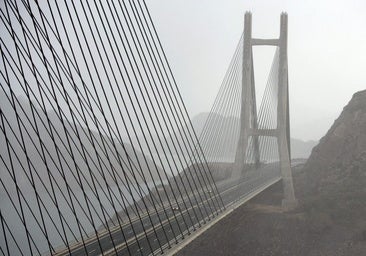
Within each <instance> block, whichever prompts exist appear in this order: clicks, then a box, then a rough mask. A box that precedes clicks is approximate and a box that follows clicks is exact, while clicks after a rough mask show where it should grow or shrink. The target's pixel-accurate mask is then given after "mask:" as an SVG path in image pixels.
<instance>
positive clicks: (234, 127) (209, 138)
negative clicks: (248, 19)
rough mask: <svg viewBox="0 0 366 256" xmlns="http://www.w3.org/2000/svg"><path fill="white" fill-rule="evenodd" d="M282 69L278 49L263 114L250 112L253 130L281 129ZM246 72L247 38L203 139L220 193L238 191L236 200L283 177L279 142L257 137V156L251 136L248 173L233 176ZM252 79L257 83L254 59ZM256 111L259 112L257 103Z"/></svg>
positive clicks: (240, 44) (246, 160) (245, 158)
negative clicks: (278, 113)
mask: <svg viewBox="0 0 366 256" xmlns="http://www.w3.org/2000/svg"><path fill="white" fill-rule="evenodd" d="M278 65H279V50H278V47H277V49H276V51H275V54H274V57H273V61H272V65H271V69H270V72H269V75H268V80H267V83H266V85H265V89H264V93H263V97H262V100H261V102H260V105H259V108H258V109H259V111H258V112H257V111H256V110H254V112H255V113H256V115H255V116H254V115H253V112H251V111H250V113H251V116H250V119H249V120H253V119H254V120H255V121H254V122H253V123H254V125H255V127H253V123H251V126H250V128H251V129H258V130H275V129H277V104H278V70H279V66H278ZM242 69H243V35H242V36H241V38H240V40H239V42H238V45H237V48H236V50H235V52H234V55H233V57H232V60H231V62H230V64H229V68H228V70H227V72H226V74H225V77H224V79H223V82H222V84H221V87H220V89H219V92H218V94H217V96H216V98H215V101H214V103H213V106H212V109H211V111H210V113H209V115H208V117H207V119H206V122H205V125H204V127H203V129H202V132H201V134H200V137H199V140H200V143H201V145H202V148H203V152H204V154H205V157H206V159H207V162H208V164H209V165H210V168H211V170H212V173H213V176H214V179H215V181H216V183H217V185H218V187H219V188H220V193H221V194H222V196H223V194H224V193H227V192H228V191H232V189H234V188H235V191H236V193H235V194H236V198H235V200H237V199H240V198H241V197H243V196H245V195H246V194H247V192H248V191H249V190H248V187H249V188H250V189H253V188H254V187H255V186H259V185H261V184H263V183H265V182H267V181H268V180H270V179H273V178H274V177H278V176H279V174H280V172H279V154H278V144H277V138H276V137H271V136H261V135H260V136H258V135H257V136H258V137H257V138H258V139H257V143H258V149H259V150H258V152H256V150H255V143H256V142H255V139H254V136H249V138H248V146H247V148H246V154H245V156H243V161H244V163H245V166H246V168H245V169H246V170H245V173H244V175H242V177H241V179H239V180H233V176H234V175H233V173H234V172H235V171H236V170H235V164H234V162H235V156H236V150H237V147H238V141H239V134H240V115H241V111H242V108H243V107H244V106H242V105H241V104H242V97H243V95H242V78H243V77H242V74H243V70H242ZM252 79H253V82H255V77H254V66H253V56H252ZM252 93H253V95H252V98H253V99H255V98H256V95H255V91H253V92H252ZM254 107H255V109H257V108H256V103H255V106H254ZM256 154H259V155H256ZM257 158H259V165H258V164H255V163H256V159H257ZM223 184H224V185H223ZM253 184H255V185H253ZM224 202H225V200H224ZM225 203H226V202H225ZM228 203H229V202H228Z"/></svg>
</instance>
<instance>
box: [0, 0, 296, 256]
mask: <svg viewBox="0 0 366 256" xmlns="http://www.w3.org/2000/svg"><path fill="white" fill-rule="evenodd" d="M0 18H1V25H0V26H1V38H0V52H1V58H0V59H1V61H0V74H1V75H0V85H1V90H0V97H1V100H0V131H1V132H0V145H1V147H0V174H1V175H0V183H1V185H0V200H1V201H0V224H1V225H0V252H1V254H2V255H43V254H45V255H48V254H51V255H100V254H102V255H116V254H118V255H148V254H160V253H164V252H167V251H169V248H170V247H172V246H174V245H176V244H180V243H182V241H184V240H187V238H189V237H192V235H193V234H194V233H196V231H197V230H199V229H201V230H202V228H204V227H205V226H207V225H209V224H210V223H213V222H214V221H215V220H217V219H218V218H220V216H223V214H225V212H226V211H227V209H229V208H230V207H232V206H234V205H236V204H238V203H241V202H242V200H243V199H245V198H248V197H250V196H251V195H254V194H255V193H259V192H260V191H262V190H263V189H265V188H266V187H267V186H269V185H271V184H273V183H274V182H277V181H278V180H280V179H282V180H283V184H284V189H285V198H284V207H291V206H292V205H294V204H295V203H296V200H295V197H294V193H293V188H292V179H291V169H290V153H289V152H290V148H289V144H288V143H289V116H288V113H289V111H288V107H289V106H288V81H287V15H286V14H282V15H281V32H280V37H279V39H255V38H252V37H251V14H250V13H247V14H246V15H245V26H244V28H245V29H244V33H243V36H242V38H241V39H240V41H239V44H238V47H237V49H236V51H235V54H234V56H233V59H232V62H231V63H230V66H229V68H228V71H227V74H226V76H225V78H224V81H223V83H222V86H221V89H220V92H219V94H218V96H217V98H216V100H215V103H214V105H213V107H212V111H211V114H210V116H209V117H208V120H207V121H206V124H205V127H204V130H203V132H202V133H201V135H200V136H197V135H196V132H195V130H194V129H193V126H192V124H191V121H190V119H189V116H188V113H187V110H186V108H185V105H184V103H183V101H182V97H181V95H180V93H179V89H178V86H177V83H176V81H175V79H174V75H173V73H172V70H171V68H170V66H169V62H168V59H167V56H166V55H165V52H164V50H163V47H162V44H161V42H160V40H159V37H158V33H157V30H156V28H155V27H154V23H153V20H152V17H151V15H150V13H149V10H148V8H147V5H146V3H145V1H144V0H137V1H132V0H131V1H75V2H74V1H66V0H65V1H47V2H44V3H40V2H38V1H34V2H33V1H25V0H21V1H20V0H18V1H16V0H5V1H3V3H2V4H1V6H0ZM254 45H273V46H274V47H276V49H277V50H276V54H275V56H274V59H273V64H272V68H271V71H270V74H269V77H268V82H267V86H266V89H265V92H264V96H263V99H262V101H261V104H260V105H259V111H258V113H257V104H256V101H255V99H256V96H255V84H254V82H255V78H254V70H253V54H252V46H254Z"/></svg>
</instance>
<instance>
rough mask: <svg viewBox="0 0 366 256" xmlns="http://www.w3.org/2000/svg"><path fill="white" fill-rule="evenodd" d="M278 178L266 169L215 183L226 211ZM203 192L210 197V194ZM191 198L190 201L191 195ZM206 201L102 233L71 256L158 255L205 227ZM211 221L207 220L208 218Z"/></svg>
mask: <svg viewBox="0 0 366 256" xmlns="http://www.w3.org/2000/svg"><path fill="white" fill-rule="evenodd" d="M278 176H279V172H278V168H276V167H274V166H271V165H266V166H264V167H262V168H261V169H258V170H255V171H248V172H247V173H245V175H243V177H242V179H241V180H232V179H227V180H223V181H221V182H218V183H217V187H218V190H219V192H220V195H221V197H222V200H223V202H224V205H225V207H228V206H230V205H231V204H233V203H234V202H235V201H237V200H239V199H240V198H242V197H245V196H246V195H247V194H249V193H251V192H253V191H255V190H258V189H261V187H262V186H264V185H265V184H266V183H267V182H268V181H270V180H273V179H274V178H276V177H278ZM205 192H206V193H208V194H209V195H210V191H205ZM190 196H191V197H192V196H193V195H190ZM209 199H210V198H209ZM209 199H208V200H209ZM208 200H205V201H203V202H202V203H201V204H198V205H193V207H190V208H188V209H185V208H184V202H180V203H179V205H177V207H178V208H180V209H182V210H181V211H180V210H178V208H177V209H171V208H166V209H165V210H166V211H165V212H166V214H165V213H163V212H164V211H163V209H161V210H160V211H159V212H158V213H152V214H150V219H149V216H148V215H147V214H145V215H144V217H143V218H142V222H143V223H144V227H143V226H142V225H141V222H140V221H139V220H138V219H137V220H135V221H133V222H132V224H131V225H122V226H121V227H115V228H113V230H112V232H111V234H109V232H105V233H102V234H99V237H98V239H97V237H93V238H91V239H88V240H86V241H85V247H84V245H83V244H82V243H78V244H75V245H73V246H72V247H71V251H72V253H71V255H74V256H79V255H85V254H86V251H87V253H88V254H89V255H100V254H101V248H102V250H103V253H104V254H108V253H109V254H111V255H113V254H118V255H128V254H131V255H148V254H150V253H152V252H154V251H155V252H158V250H161V249H160V248H161V247H163V248H164V247H170V246H171V245H172V244H174V243H178V242H179V240H181V239H184V237H186V236H187V235H189V234H190V233H191V232H192V231H194V230H195V229H196V228H197V227H200V226H201V225H202V224H203V225H204V224H205V223H206V222H207V221H208V218H207V216H206V215H204V214H202V212H201V211H199V207H200V208H201V209H202V208H203V209H204V210H206V211H207V212H209V210H210V209H209V207H211V206H210V204H209V203H208ZM174 211H175V212H174ZM158 215H159V216H158ZM214 217H215V216H210V218H214ZM159 218H160V219H162V220H163V221H162V223H163V225H161V224H160V223H159ZM192 220H195V222H194V223H193V222H192ZM184 227H185V228H184ZM187 227H188V228H187ZM135 234H136V236H135ZM111 236H112V239H113V241H112V239H111ZM135 237H137V238H138V239H136V238H135ZM149 244H150V245H149ZM67 254H69V253H68V250H67V249H64V250H63V251H60V252H59V253H58V254H57V255H67Z"/></svg>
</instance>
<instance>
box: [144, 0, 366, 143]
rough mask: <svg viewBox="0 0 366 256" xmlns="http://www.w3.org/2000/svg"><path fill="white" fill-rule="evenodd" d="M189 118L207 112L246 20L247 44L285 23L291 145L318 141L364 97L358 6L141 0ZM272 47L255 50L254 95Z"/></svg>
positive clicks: (364, 54)
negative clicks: (354, 99)
mask: <svg viewBox="0 0 366 256" xmlns="http://www.w3.org/2000/svg"><path fill="white" fill-rule="evenodd" d="M147 4H148V6H149V7H150V10H151V13H152V15H153V19H154V21H155V25H156V27H157V29H158V32H159V35H160V37H161V40H162V42H163V46H164V48H165V50H166V53H167V56H168V58H169V60H170V63H171V65H172V68H173V72H174V73H175V76H176V79H177V81H178V84H179V88H180V90H181V93H182V95H183V98H184V100H185V103H186V106H187V108H188V111H189V113H190V115H191V116H194V115H196V114H198V113H200V112H205V111H206V112H207V111H209V109H210V108H211V105H212V103H213V101H214V98H215V96H216V94H217V92H218V89H219V86H220V84H221V81H222V79H223V76H224V74H225V71H226V69H227V67H228V64H229V61H230V59H231V56H232V54H233V52H234V49H235V46H236V44H237V42H238V40H239V37H240V35H241V33H242V31H243V17H244V13H245V11H246V10H250V11H251V12H252V13H253V36H254V37H258V38H260V37H263V38H276V37H278V35H279V22H280V19H279V18H280V14H281V12H282V11H286V12H287V13H288V15H289V39H288V56H289V82H290V104H291V106H290V107H291V110H290V111H291V129H292V130H291V132H292V137H295V138H300V139H304V140H308V139H316V140H317V139H320V138H321V137H322V136H323V135H324V134H325V132H326V131H327V130H328V128H329V127H330V125H331V124H332V123H333V121H334V119H335V118H336V117H338V115H339V114H340V112H341V110H342V108H343V107H344V106H345V105H346V104H347V102H348V101H349V100H350V99H351V96H352V95H353V93H354V92H356V91H359V90H363V89H366V15H365V14H366V1H364V0H348V1H346V0H310V1H300V0H299V1H290V0H288V1H285V0H284V1H275V0H256V1H248V0H230V1H224V0H169V1H166V0H147ZM273 52H274V49H273V48H272V47H261V48H258V47H256V48H255V50H254V65H255V72H256V73H255V77H256V78H255V79H256V86H257V94H261V93H262V91H263V86H264V83H265V80H266V78H267V73H268V69H269V64H270V62H271V61H272V57H273Z"/></svg>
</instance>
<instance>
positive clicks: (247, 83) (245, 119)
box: [231, 12, 252, 179]
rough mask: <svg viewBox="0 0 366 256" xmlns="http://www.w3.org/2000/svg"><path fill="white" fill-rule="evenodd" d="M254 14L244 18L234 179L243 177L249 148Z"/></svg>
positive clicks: (248, 13)
mask: <svg viewBox="0 0 366 256" xmlns="http://www.w3.org/2000/svg"><path fill="white" fill-rule="evenodd" d="M251 39H252V14H251V13H250V12H246V13H245V16H244V40H243V44H244V45H243V47H244V50H243V67H242V92H241V111H240V132H239V141H238V145H237V149H236V154H235V162H234V166H233V170H232V176H231V177H232V178H233V179H237V178H240V177H241V176H242V173H243V170H244V159H245V154H246V149H247V146H248V136H249V125H250V106H251V105H252V45H251Z"/></svg>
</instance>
